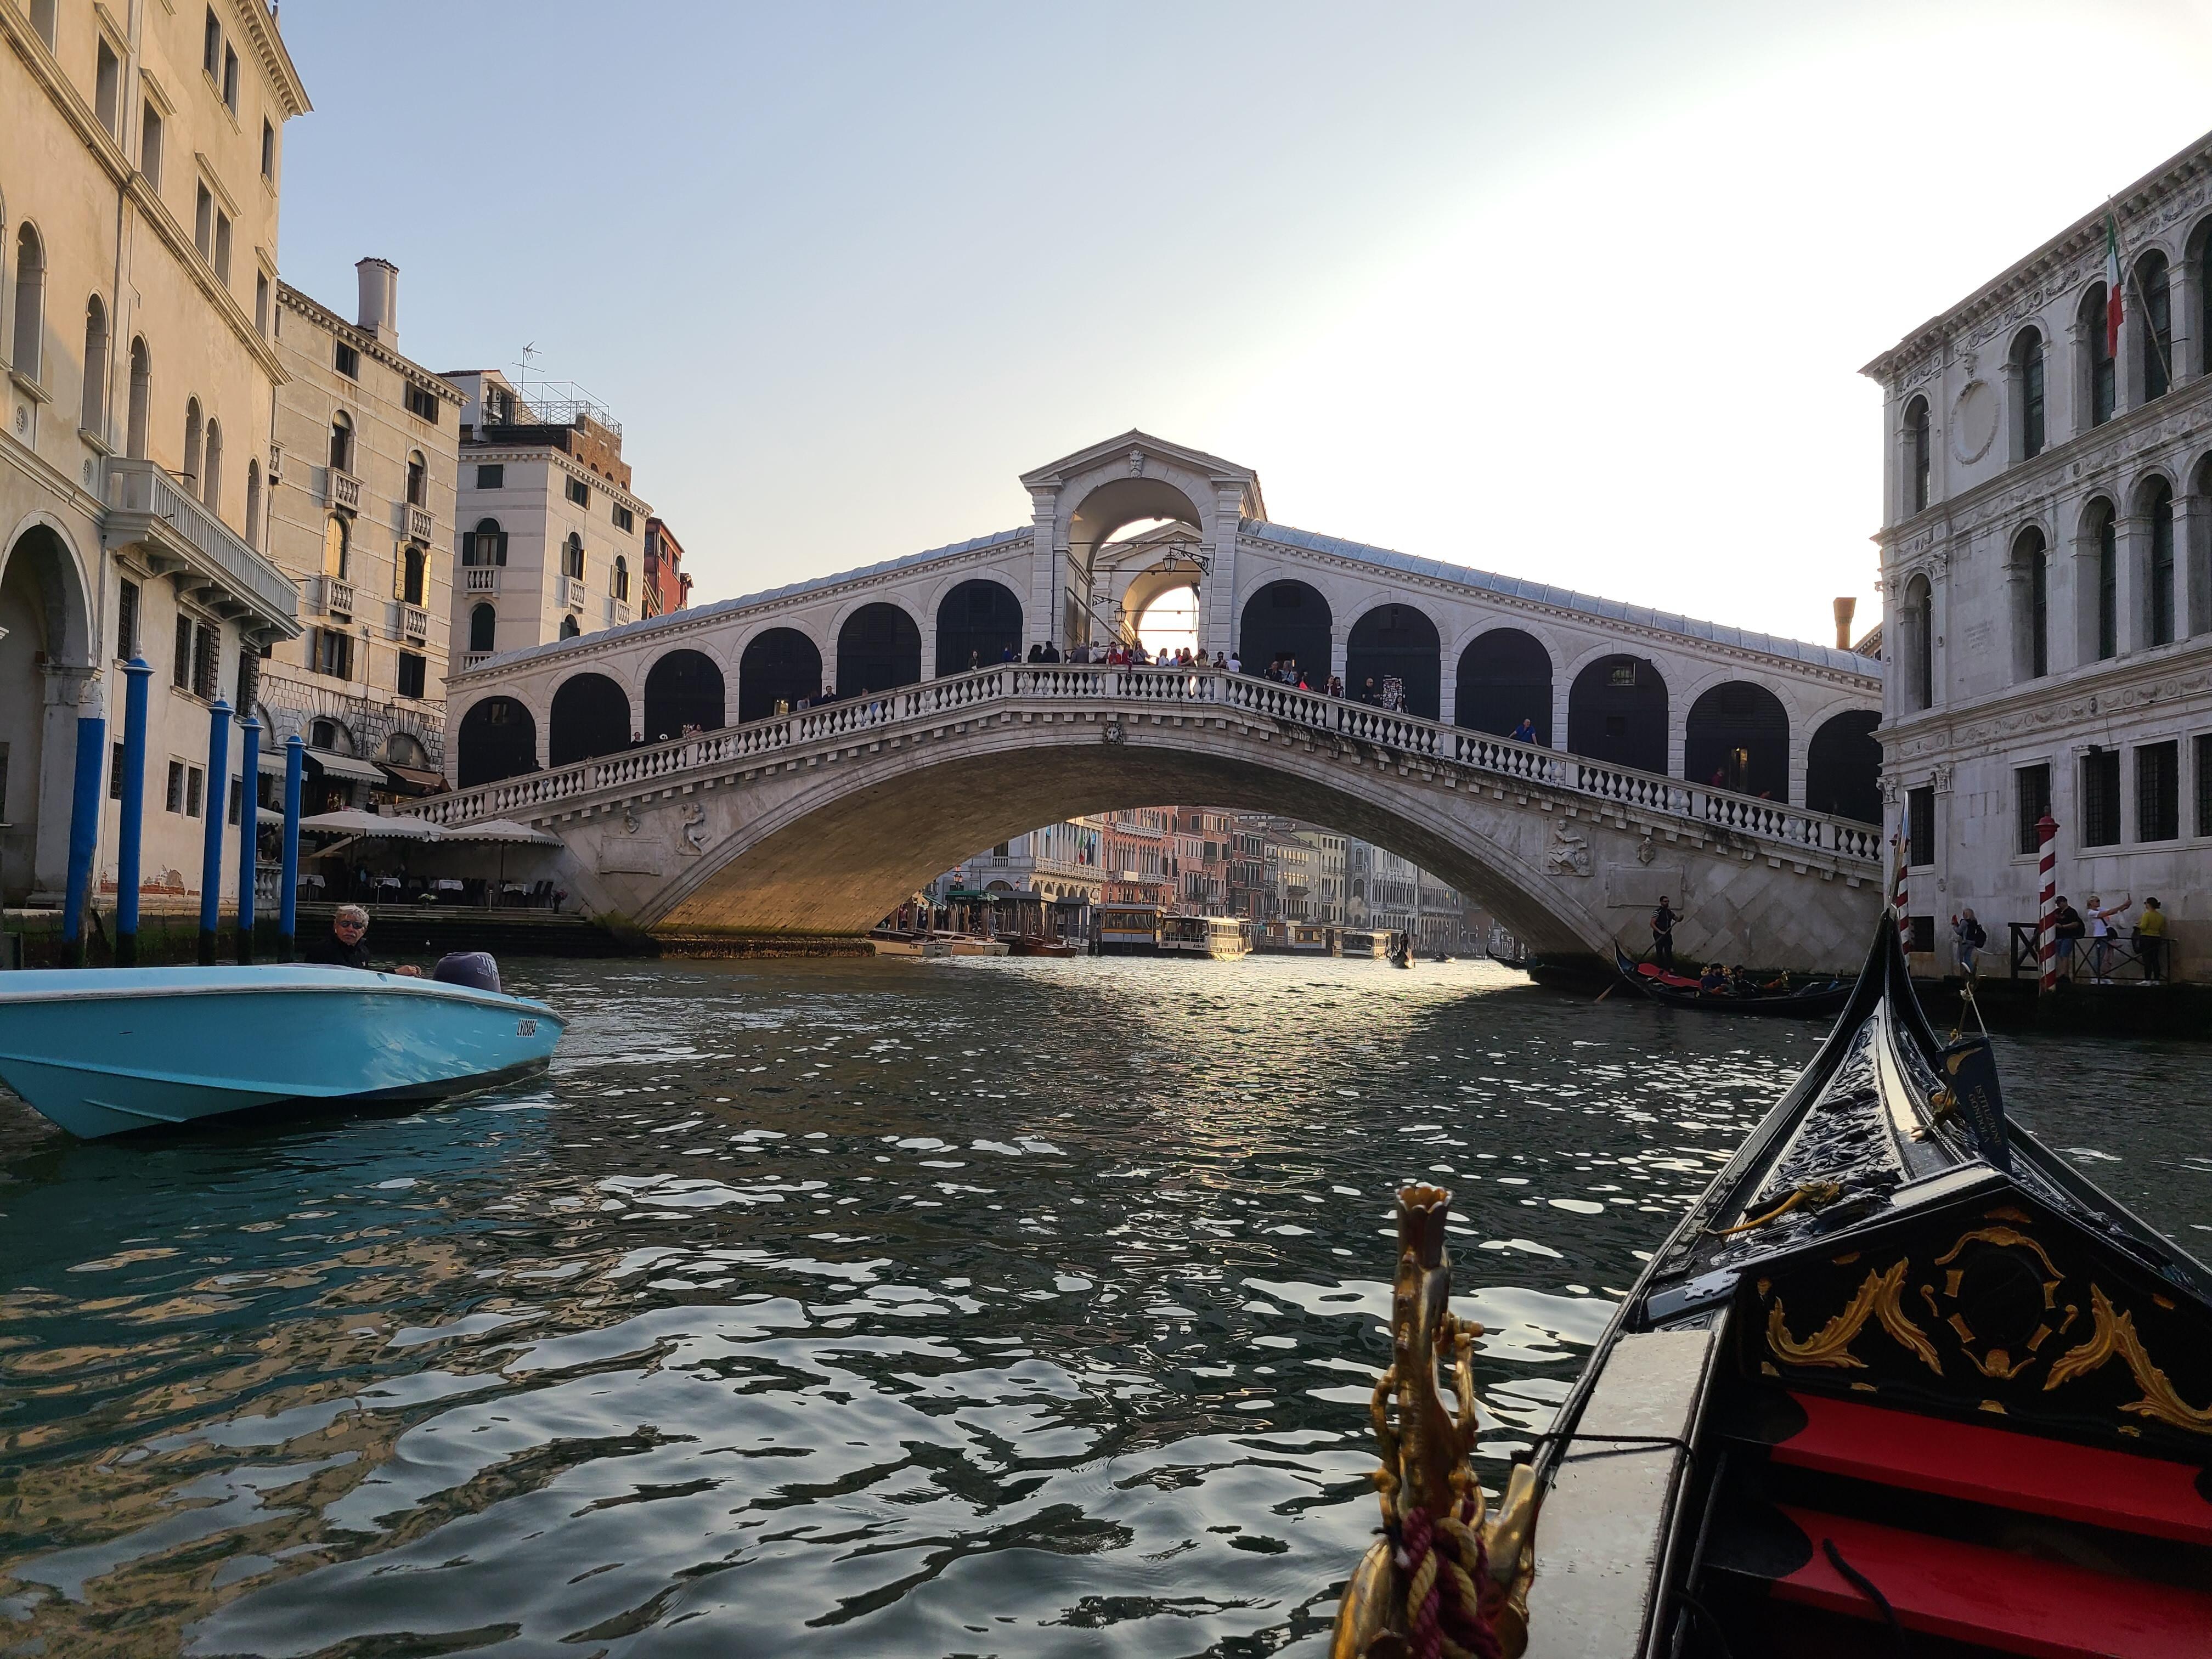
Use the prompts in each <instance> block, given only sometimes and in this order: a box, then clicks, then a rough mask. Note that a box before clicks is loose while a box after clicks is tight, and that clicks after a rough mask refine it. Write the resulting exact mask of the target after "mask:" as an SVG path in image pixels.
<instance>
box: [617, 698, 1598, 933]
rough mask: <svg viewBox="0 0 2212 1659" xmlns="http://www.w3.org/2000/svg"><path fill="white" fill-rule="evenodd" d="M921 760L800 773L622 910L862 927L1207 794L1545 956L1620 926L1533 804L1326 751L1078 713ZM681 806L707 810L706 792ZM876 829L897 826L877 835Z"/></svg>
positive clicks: (709, 925)
mask: <svg viewBox="0 0 2212 1659" xmlns="http://www.w3.org/2000/svg"><path fill="white" fill-rule="evenodd" d="M915 758H916V757H915V756H914V755H913V753H912V751H908V754H907V755H906V756H903V757H901V756H893V755H890V754H886V755H884V756H883V757H878V759H876V760H875V761H874V762H873V763H860V764H857V765H847V766H843V767H840V768H837V769H824V770H821V771H810V772H808V773H806V774H805V776H804V778H803V779H801V780H800V781H799V782H798V783H797V784H796V785H795V787H793V790H792V793H788V794H786V795H784V796H782V797H781V798H780V799H777V800H776V801H775V802H774V803H773V804H763V805H762V806H761V807H760V809H759V810H758V811H757V812H752V811H747V812H744V813H739V814H738V818H739V821H738V822H736V823H732V825H731V827H730V832H729V833H727V834H726V835H724V836H720V838H719V839H715V838H714V836H712V834H711V832H710V834H709V837H708V849H707V852H706V855H705V856H704V857H702V858H700V859H698V860H691V861H690V863H689V867H688V868H687V869H685V870H684V872H682V873H681V874H679V875H678V876H677V877H676V878H674V879H673V880H671V881H670V882H669V883H668V884H665V886H664V887H662V888H661V890H659V892H658V893H656V894H654V895H653V896H651V897H650V898H649V899H647V901H646V902H643V903H641V904H640V905H639V906H638V907H637V908H635V911H634V913H633V915H632V920H633V921H635V923H636V924H637V925H640V926H642V927H647V928H649V929H651V930H652V931H653V932H656V933H678V934H681V933H719V932H736V933H823V932H859V931H861V930H863V929H865V928H866V927H870V926H871V925H872V924H873V923H874V922H875V921H877V920H878V919H879V918H880V917H881V916H883V915H886V914H888V913H889V912H890V911H891V910H893V909H895V908H896V907H897V906H898V905H899V903H900V902H902V900H904V899H905V898H906V897H907V896H908V895H909V894H911V893H912V892H914V891H915V890H916V889H917V888H919V887H921V885H923V884H925V883H927V882H928V881H929V880H930V879H932V878H933V877H935V876H937V875H939V874H940V873H942V872H944V871H945V870H948V869H950V868H951V867H953V866H955V865H957V864H958V863H959V862H960V861H961V860H963V859H964V858H967V857H969V856H970V855H971V854H974V853H975V850H976V849H977V848H981V847H988V846H992V845H994V844H995V843H998V842H1005V841H1007V840H1010V839H1012V837H1014V836H1018V835H1021V834H1023V833H1024V832H1025V831H1028V830H1032V829H1036V828H1037V827H1038V826H1039V825H1040V824H1045V823H1054V822H1059V821H1061V820H1064V819H1067V818H1073V817H1081V816H1084V815H1086V814H1092V813H1099V812H1108V811H1121V810H1127V809H1131V808H1135V807H1140V806H1156V805H1159V804H1160V803H1162V802H1165V801H1176V800H1204V801H1206V802H1207V803H1208V804H1209V805H1219V806H1222V807H1225V808H1230V809H1232V810H1238V811H1255V812H1272V813H1281V814H1285V815H1288V816H1291V817H1298V818H1302V819H1304V820H1305V821H1307V822H1310V823H1322V824H1326V825H1328V827H1329V828H1331V829H1336V830H1340V831H1341V832H1343V833H1345V834H1347V835H1352V836H1358V837H1359V838H1361V839H1362V840H1365V841H1368V842H1373V843H1374V844H1375V845H1376V846H1379V847H1382V848H1385V849H1386V850H1388V851H1389V852H1392V853H1395V854H1398V855H1399V856H1401V857H1402V858H1405V859H1407V860H1410V861H1411V862H1413V863H1414V864H1416V865H1418V866H1420V867H1422V868H1424V869H1426V870H1429V871H1431V872H1433V873H1435V874H1437V875H1438V876H1441V877H1442V878H1444V879H1445V880H1447V881H1449V882H1450V883H1451V884H1453V885H1455V886H1456V887H1457V888H1459V889H1460V890H1461V891H1462V892H1465V893H1467V894H1468V895H1470V896H1473V897H1474V899H1475V900H1476V901H1477V902H1480V904H1482V905H1483V906H1484V908H1486V909H1488V910H1489V911H1490V912H1491V913H1492V915H1496V916H1497V917H1498V918H1499V920H1500V921H1503V922H1504V924H1505V925H1506V926H1507V927H1510V929H1511V930H1512V931H1513V932H1514V933H1515V934H1516V936H1517V937H1519V938H1521V939H1525V940H1528V942H1529V943H1530V944H1531V945H1534V947H1535V948H1537V949H1539V950H1544V951H1558V952H1570V953H1578V952H1585V951H1588V952H1601V951H1602V950H1603V949H1604V947H1605V945H1606V943H1607V941H1609V940H1610V939H1612V938H1613V937H1614V935H1615V933H1616V931H1617V929H1616V928H1615V927H1614V925H1613V922H1611V921H1608V920H1607V916H1606V915H1605V914H1604V911H1603V908H1602V906H1603V897H1602V890H1601V884H1599V883H1596V882H1594V881H1590V880H1586V879H1581V878H1577V877H1576V876H1573V875H1567V876H1559V875H1547V873H1546V872H1545V871H1544V869H1543V867H1542V866H1544V864H1545V862H1546V860H1547V855H1548V854H1551V853H1552V852H1553V848H1552V845H1551V842H1550V841H1549V838H1548V833H1547V831H1548V824H1547V820H1546V819H1545V818H1543V817H1541V815H1540V814H1537V813H1534V812H1532V811H1530V810H1529V809H1528V808H1527V807H1525V806H1506V805H1486V806H1484V807H1483V808H1482V809H1481V810H1480V812H1479V813H1474V814H1471V813H1470V812H1469V811H1467V810H1466V809H1467V808H1468V806H1469V805H1472V804H1473V797H1472V796H1471V795H1468V794H1453V793H1447V792H1444V791H1443V790H1440V789H1437V788H1434V787H1430V786H1427V785H1424V784H1410V783H1409V784H1406V785H1402V786H1401V785H1397V784H1395V782H1389V787H1376V786H1377V785H1378V784H1383V783H1385V782H1386V781H1388V775H1381V776H1378V775H1377V774H1376V773H1373V772H1367V773H1364V774H1357V775H1352V778H1351V779H1347V777H1346V775H1345V772H1344V769H1342V767H1341V764H1340V761H1339V760H1338V759H1337V758H1336V757H1334V754H1333V753H1332V752H1331V751H1328V750H1309V749H1307V748H1304V747H1303V746H1286V747H1284V748H1280V749H1273V748H1271V749H1267V750H1261V751H1257V752H1256V753H1255V752H1253V751H1249V750H1243V751H1239V752H1237V753H1226V752H1223V751H1222V750H1218V749H1216V748H1213V747H1211V746H1209V744H1208V742H1207V738H1206V736H1205V735H1203V734H1197V735H1194V737H1192V738H1188V739H1186V740H1182V741H1177V740H1174V739H1170V740H1167V741H1147V742H1146V743H1145V744H1143V745H1142V746H1141V747H1140V746H1139V745H1137V744H1127V745H1122V746H1115V747H1113V748H1110V749H1109V748H1108V747H1107V746H1106V745H1103V744H1101V743H1100V741H1099V738H1098V735H1097V727H1095V726H1091V725H1089V724H1088V723H1085V724H1084V725H1082V726H1080V728H1079V729H1078V728H1075V727H1070V728H1069V735H1068V736H1067V737H1066V738H1058V737H1054V736H1048V735H1044V734H1042V733H1040V732H1039V731H1038V729H1037V728H1036V727H1034V726H1024V727H1014V728H1008V729H1007V730H1006V732H1005V733H1004V735H1003V736H997V735H991V736H984V737H982V738H981V740H980V741H977V742H973V743H970V744H968V745H966V746H964V747H963V750H962V751H961V752H960V753H959V754H957V755H954V756H948V757H946V758H945V759H942V760H938V761H935V762H933V763H927V764H916V763H915ZM1355 781H1356V783H1355ZM691 799H703V804H705V805H706V806H707V810H708V811H709V813H710V814H712V813H713V812H714V797H712V796H709V797H706V798H700V797H692V798H691ZM725 799H729V800H734V797H733V796H732V797H726V798H725ZM1493 818H1494V819H1495V820H1496V821H1494V822H1493V821H1492V819H1493ZM1509 818H1510V820H1511V821H1510V823H1509V822H1508V821H1507V820H1508V819H1509ZM886 824H896V825H898V826H899V828H900V833H899V834H897V835H896V836H892V835H886V834H885V833H884V826H885V825H886ZM1583 827H1584V828H1585V829H1590V830H1593V831H1594V830H1595V821H1594V820H1588V819H1585V820H1583Z"/></svg>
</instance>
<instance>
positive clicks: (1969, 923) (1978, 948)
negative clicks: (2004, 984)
mask: <svg viewBox="0 0 2212 1659" xmlns="http://www.w3.org/2000/svg"><path fill="white" fill-rule="evenodd" d="M1951 931H1952V933H1953V935H1954V938H1955V939H1957V941H1958V945H1959V971H1960V973H1961V974H1963V975H1966V977H1967V978H1968V979H1972V978H1973V976H1974V959H1975V957H1978V955H1979V954H1980V953H1981V952H1982V951H1984V950H1985V949H1986V948H1988V945H1989V942H1990V935H1989V931H1988V930H1987V929H1986V928H1984V927H1983V926H1982V924H1981V923H1980V922H1979V921H1976V920H1975V919H1974V913H1973V912H1972V910H1971V909H1968V910H1961V911H1960V912H1959V914H1958V915H1955V916H1954V917H1952V918H1951Z"/></svg>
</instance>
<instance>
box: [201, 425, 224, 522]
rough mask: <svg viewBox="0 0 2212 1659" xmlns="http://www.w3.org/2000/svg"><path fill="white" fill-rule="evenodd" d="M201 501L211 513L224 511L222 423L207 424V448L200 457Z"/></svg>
mask: <svg viewBox="0 0 2212 1659" xmlns="http://www.w3.org/2000/svg"><path fill="white" fill-rule="evenodd" d="M200 461H201V465H200V501H201V502H202V504H203V505H204V506H205V507H206V508H207V510H208V511H209V512H210V513H221V512H222V422H221V421H216V420H210V422H208V423H207V441H206V447H205V448H204V450H203V452H202V453H201V457H200Z"/></svg>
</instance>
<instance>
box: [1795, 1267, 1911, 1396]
mask: <svg viewBox="0 0 2212 1659" xmlns="http://www.w3.org/2000/svg"><path fill="white" fill-rule="evenodd" d="M1906 1266H1907V1263H1906V1262H1905V1261H1904V1260H1903V1259H1901V1258H1900V1259H1899V1261H1897V1262H1895V1263H1894V1264H1893V1265H1892V1266H1891V1267H1890V1268H1889V1270H1888V1271H1887V1273H1869V1274H1868V1275H1867V1276H1866V1280H1865V1282H1864V1283H1863V1284H1862V1285H1860V1286H1859V1288H1858V1291H1857V1294H1856V1295H1854V1296H1853V1297H1851V1299H1850V1302H1849V1303H1848V1304H1846V1305H1845V1306H1844V1309H1843V1310H1842V1311H1841V1312H1840V1313H1838V1314H1837V1315H1836V1316H1835V1317H1834V1318H1832V1319H1831V1320H1830V1321H1829V1322H1827V1323H1826V1324H1825V1325H1823V1326H1821V1327H1820V1329H1819V1330H1817V1331H1815V1332H1814V1333H1813V1334H1811V1335H1810V1336H1808V1337H1807V1338H1805V1339H1804V1340H1802V1342H1801V1341H1799V1340H1797V1339H1796V1338H1795V1337H1793V1336H1791V1335H1790V1327H1789V1324H1788V1322H1787V1321H1786V1319H1785V1318H1784V1314H1783V1311H1782V1298H1781V1297H1776V1298H1775V1299H1774V1304H1773V1305H1772V1306H1771V1308H1769V1309H1768V1310H1767V1311H1766V1345H1767V1346H1768V1347H1770V1348H1771V1349H1772V1350H1773V1351H1774V1352H1775V1355H1776V1356H1777V1357H1778V1358H1782V1359H1786V1360H1788V1361H1790V1364H1795V1365H1833V1366H1836V1367H1838V1368H1839V1369H1857V1370H1864V1369H1865V1368H1866V1361H1864V1360H1863V1359H1861V1358H1859V1357H1858V1356H1857V1354H1855V1353H1853V1352H1851V1351H1850V1346H1851V1344H1852V1342H1853V1341H1855V1340H1857V1337H1858V1334H1859V1332H1860V1331H1861V1330H1863V1329H1864V1328H1865V1327H1866V1322H1867V1321H1868V1320H1869V1319H1875V1320H1879V1321H1880V1322H1881V1328H1882V1329H1883V1330H1885V1331H1887V1333H1888V1334H1889V1335H1890V1338H1891V1340H1893V1341H1894V1342H1896V1343H1897V1345H1898V1346H1899V1347H1902V1348H1905V1349H1907V1350H1909V1351H1910V1352H1912V1353H1914V1354H1916V1355H1917V1356H1918V1357H1919V1358H1920V1359H1921V1360H1922V1361H1923V1363H1924V1364H1926V1365H1927V1367H1928V1369H1929V1370H1931V1371H1933V1372H1935V1373H1936V1376H1942V1375H1943V1362H1942V1359H1940V1358H1937V1357H1936V1345H1935V1344H1934V1343H1932V1342H1930V1341H1929V1340H1928V1335H1927V1333H1926V1332H1924V1331H1923V1330H1922V1329H1921V1328H1920V1327H1918V1326H1917V1325H1916V1324H1914V1323H1913V1322H1912V1321H1911V1318H1910V1317H1909V1316H1907V1315H1906V1314H1905V1303H1904V1296H1905V1267H1906Z"/></svg>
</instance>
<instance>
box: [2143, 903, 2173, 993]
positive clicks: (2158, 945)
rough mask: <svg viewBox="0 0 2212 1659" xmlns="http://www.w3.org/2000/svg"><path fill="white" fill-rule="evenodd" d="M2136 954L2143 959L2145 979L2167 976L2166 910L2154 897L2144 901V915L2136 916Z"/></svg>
mask: <svg viewBox="0 0 2212 1659" xmlns="http://www.w3.org/2000/svg"><path fill="white" fill-rule="evenodd" d="M2136 956H2138V957H2141V958H2142V970H2143V977H2144V978H2145V979H2164V978H2165V977H2166V912H2165V911H2163V910H2161V909H2160V908H2159V905H2158V901H2157V900H2156V899H2154V898H2147V899H2145V900H2144V901H2143V908H2142V915H2139V916H2137V917H2136Z"/></svg>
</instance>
